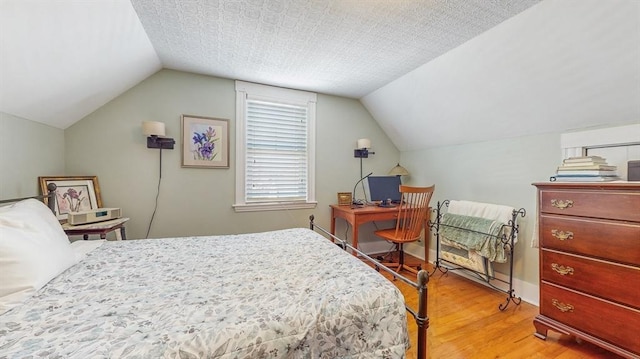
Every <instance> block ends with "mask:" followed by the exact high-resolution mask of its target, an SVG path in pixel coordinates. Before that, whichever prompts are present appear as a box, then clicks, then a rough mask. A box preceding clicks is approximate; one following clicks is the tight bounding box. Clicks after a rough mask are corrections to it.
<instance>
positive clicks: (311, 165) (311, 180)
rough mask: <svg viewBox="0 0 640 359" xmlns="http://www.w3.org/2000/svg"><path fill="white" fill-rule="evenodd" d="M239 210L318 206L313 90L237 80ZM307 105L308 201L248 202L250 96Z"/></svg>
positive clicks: (237, 195) (237, 199)
mask: <svg viewBox="0 0 640 359" xmlns="http://www.w3.org/2000/svg"><path fill="white" fill-rule="evenodd" d="M235 88H236V153H235V159H236V188H235V203H234V204H233V208H234V210H235V211H236V212H252V211H276V210H289V209H306V208H315V207H316V206H317V204H318V202H317V201H316V190H315V187H316V184H315V167H316V163H315V157H316V156H315V153H316V101H317V95H316V94H315V93H312V92H306V91H300V90H292V89H285V88H281V87H274V86H268V85H261V84H255V83H250V82H244V81H236V82H235ZM249 98H251V99H253V100H261V101H268V102H277V103H283V104H292V105H297V106H306V107H307V199H306V201H273V202H258V203H247V202H246V200H245V198H246V143H247V141H246V140H247V139H246V129H247V126H246V121H247V118H246V117H247V99H249Z"/></svg>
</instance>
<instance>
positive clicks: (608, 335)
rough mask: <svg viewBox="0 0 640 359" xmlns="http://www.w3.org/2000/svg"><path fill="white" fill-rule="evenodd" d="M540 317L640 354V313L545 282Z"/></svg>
mask: <svg viewBox="0 0 640 359" xmlns="http://www.w3.org/2000/svg"><path fill="white" fill-rule="evenodd" d="M540 314H542V315H544V316H546V317H548V318H551V319H554V320H557V321H559V322H561V323H565V324H566V325H569V326H571V327H574V328H580V330H581V331H583V332H585V333H589V334H591V335H593V336H596V337H599V338H601V339H603V340H605V341H607V342H611V343H615V344H616V345H617V346H619V347H622V348H625V349H627V350H630V351H632V352H634V353H636V354H640V340H638V333H639V332H640V311H639V310H637V309H633V308H629V307H625V306H622V305H619V304H615V303H612V302H607V301H604V300H600V299H598V298H595V297H591V296H588V295H583V294H581V293H579V292H576V291H572V290H570V289H566V288H562V287H559V286H556V285H553V284H550V283H546V282H542V286H541V289H540Z"/></svg>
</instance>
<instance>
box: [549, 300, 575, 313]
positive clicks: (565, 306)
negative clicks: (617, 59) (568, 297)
mask: <svg viewBox="0 0 640 359" xmlns="http://www.w3.org/2000/svg"><path fill="white" fill-rule="evenodd" d="M551 303H552V304H553V306H554V307H556V308H558V309H559V310H560V311H561V312H562V313H566V312H573V305H571V304H564V303H562V302H561V301H559V300H557V299H552V300H551Z"/></svg>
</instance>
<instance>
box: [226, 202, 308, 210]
mask: <svg viewBox="0 0 640 359" xmlns="http://www.w3.org/2000/svg"><path fill="white" fill-rule="evenodd" d="M317 205H318V202H289V203H252V204H246V203H241V204H234V205H233V209H234V210H235V211H236V212H257V211H281V210H289V209H309V208H316V206H317Z"/></svg>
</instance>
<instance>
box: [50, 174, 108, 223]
mask: <svg viewBox="0 0 640 359" xmlns="http://www.w3.org/2000/svg"><path fill="white" fill-rule="evenodd" d="M38 182H39V183H40V191H41V192H42V194H47V193H48V191H47V186H48V185H49V184H50V183H53V184H55V185H56V187H57V188H56V205H55V214H56V217H58V219H59V220H66V219H67V215H68V214H69V212H82V211H88V210H92V209H96V208H101V207H102V199H101V198H100V186H99V185H98V177H97V176H52V177H49V176H41V177H38ZM45 200H46V199H45Z"/></svg>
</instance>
